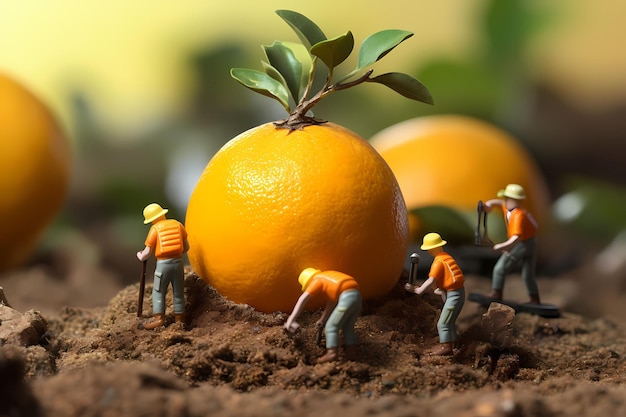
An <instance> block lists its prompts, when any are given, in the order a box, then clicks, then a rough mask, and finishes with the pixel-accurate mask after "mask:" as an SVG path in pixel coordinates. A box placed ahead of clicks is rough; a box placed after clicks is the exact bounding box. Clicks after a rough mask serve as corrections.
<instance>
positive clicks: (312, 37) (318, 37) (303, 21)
mask: <svg viewBox="0 0 626 417" xmlns="http://www.w3.org/2000/svg"><path fill="white" fill-rule="evenodd" d="M276 14H277V15H278V16H280V17H281V18H282V19H283V20H284V21H285V22H287V24H288V25H289V26H291V28H292V29H293V30H294V32H296V35H298V38H300V40H301V41H302V43H303V44H304V45H305V46H306V48H307V49H311V47H312V46H313V45H315V44H316V43H319V42H322V41H325V40H326V35H325V34H324V32H322V29H320V28H319V26H317V25H316V24H315V23H313V22H312V21H311V20H310V19H309V18H308V17H306V16H304V15H302V14H300V13H298V12H294V11H291V10H276Z"/></svg>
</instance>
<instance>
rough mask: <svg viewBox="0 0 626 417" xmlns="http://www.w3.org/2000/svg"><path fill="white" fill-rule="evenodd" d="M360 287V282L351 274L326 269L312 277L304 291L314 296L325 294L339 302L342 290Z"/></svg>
mask: <svg viewBox="0 0 626 417" xmlns="http://www.w3.org/2000/svg"><path fill="white" fill-rule="evenodd" d="M358 289H359V283H358V282H356V280H355V279H354V278H353V277H351V276H350V275H348V274H344V273H342V272H338V271H324V272H318V273H317V274H316V275H315V276H314V277H313V278H311V282H310V283H309V285H307V287H306V289H305V290H304V291H305V292H308V293H309V294H311V295H312V296H315V295H317V294H324V295H326V297H328V299H329V300H331V301H334V302H337V301H338V300H339V296H340V295H341V293H342V292H344V291H348V290H358Z"/></svg>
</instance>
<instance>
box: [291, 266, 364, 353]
mask: <svg viewBox="0 0 626 417" xmlns="http://www.w3.org/2000/svg"><path fill="white" fill-rule="evenodd" d="M298 282H299V283H300V285H301V286H302V291H303V293H302V295H301V296H300V298H299V299H298V301H297V302H296V305H295V307H294V308H293V311H292V312H291V315H290V316H289V318H288V319H287V321H286V322H285V329H286V330H287V331H288V332H290V333H293V332H295V331H296V330H297V329H298V327H299V324H298V323H297V322H296V319H297V318H298V316H299V315H300V313H301V312H302V311H303V310H304V306H305V305H306V303H307V302H308V301H309V299H310V298H311V297H314V296H316V295H318V294H321V295H324V296H325V297H326V299H327V303H326V308H325V309H324V313H323V314H322V317H321V318H320V319H319V320H318V321H317V322H316V323H315V326H316V327H317V328H318V329H321V328H322V327H325V328H324V330H325V333H326V353H325V354H324V355H323V356H321V357H320V358H318V359H317V363H324V362H331V361H335V360H337V359H338V357H339V330H340V329H341V331H342V332H343V340H344V345H345V348H344V351H345V355H346V358H347V359H348V360H353V359H355V357H356V354H357V344H358V338H357V335H356V333H355V331H354V324H355V323H356V321H357V319H358V318H359V315H360V314H361V306H362V299H361V292H360V291H359V284H358V282H357V281H356V280H355V279H354V278H353V277H351V276H350V275H347V274H344V273H342V272H338V271H324V272H322V271H320V270H319V269H315V268H306V269H305V270H303V271H302V272H301V273H300V276H299V277H298Z"/></svg>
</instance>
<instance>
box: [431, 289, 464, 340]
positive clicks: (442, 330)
mask: <svg viewBox="0 0 626 417" xmlns="http://www.w3.org/2000/svg"><path fill="white" fill-rule="evenodd" d="M463 304H465V288H459V289H458V290H452V291H446V302H445V303H444V304H443V308H442V309H441V316H439V321H438V322H437V331H438V332H439V342H440V343H449V342H456V339H457V338H458V337H459V334H458V332H457V330H456V319H457V318H458V317H459V314H461V310H462V309H463Z"/></svg>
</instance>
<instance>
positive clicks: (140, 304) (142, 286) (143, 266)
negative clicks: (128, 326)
mask: <svg viewBox="0 0 626 417" xmlns="http://www.w3.org/2000/svg"><path fill="white" fill-rule="evenodd" d="M147 263H148V261H142V262H141V277H140V278H139V300H137V317H141V315H142V314H143V293H144V291H145V289H146V264H147Z"/></svg>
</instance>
